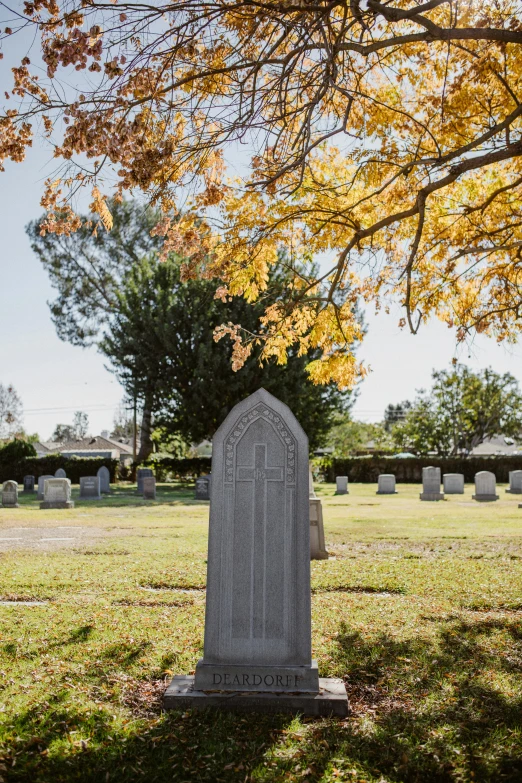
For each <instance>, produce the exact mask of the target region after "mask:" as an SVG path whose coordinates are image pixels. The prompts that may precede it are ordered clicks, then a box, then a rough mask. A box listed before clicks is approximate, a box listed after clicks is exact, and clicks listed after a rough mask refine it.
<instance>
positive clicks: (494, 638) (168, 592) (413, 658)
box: [0, 485, 522, 783]
mask: <svg viewBox="0 0 522 783" xmlns="http://www.w3.org/2000/svg"><path fill="white" fill-rule="evenodd" d="M375 490H376V487H375V486H374V485H352V486H351V487H350V494H349V495H346V496H334V487H333V486H332V485H323V486H321V487H320V488H319V490H318V494H319V495H320V496H321V497H322V499H323V508H324V517H325V529H326V542H327V548H328V549H329V551H330V552H331V553H332V554H333V555H335V558H331V559H330V560H328V561H321V562H314V563H313V564H312V589H313V594H312V630H313V651H314V656H315V657H316V658H317V659H318V662H319V670H320V675H321V676H330V677H343V678H344V680H345V682H346V686H347V690H348V695H349V699H350V704H351V710H352V711H351V714H350V716H349V717H348V718H347V719H344V720H341V719H325V718H321V719H316V718H314V719H311V718H308V719H302V718H301V719H300V718H298V717H294V718H293V717H289V716H284V715H234V714H226V713H217V712H213V711H208V712H203V713H198V712H174V713H170V714H165V713H162V711H161V696H162V693H163V690H164V688H165V685H166V683H167V682H168V681H169V679H170V678H171V676H172V675H173V674H174V673H178V674H186V673H192V672H193V671H194V667H195V664H196V661H197V660H198V658H199V657H200V656H201V654H202V649H203V620H204V606H205V605H204V601H205V592H204V588H205V572H206V563H205V560H206V546H207V517H208V503H206V502H196V501H194V500H193V499H192V498H193V492H192V491H191V490H190V489H187V488H183V487H177V488H175V487H174V488H173V487H167V486H166V485H159V487H158V498H157V501H155V502H145V501H142V500H140V499H138V498H136V496H135V495H134V496H133V495H132V494H131V490H130V489H129V488H128V487H127V488H124V487H123V486H120V487H118V488H117V490H116V491H115V493H114V494H113V495H112V496H111V498H110V499H104V500H102V501H101V502H80V501H78V499H77V495H78V490H77V488H75V489H74V490H73V499H74V500H75V501H76V508H75V509H72V510H68V511H52V510H51V511H40V510H39V507H38V503H37V502H36V500H35V499H34V497H35V496H33V498H32V499H29V500H28V499H27V497H24V496H23V495H20V502H21V507H20V508H19V509H14V510H8V509H0V569H1V570H0V599H1V601H2V603H1V605H0V675H1V677H0V783H2V781H4V782H5V783H7V781H24V782H27V783H44V782H45V783H48V782H49V783H62V782H65V781H66V782H67V783H69V781H81V783H111V782H112V781H117V782H118V783H119V782H120V781H121V782H122V783H123V782H128V781H132V782H133V783H134V781H142V780H143V781H147V783H153V782H154V781H158V783H166V781H169V782H171V781H172V782H174V783H185V781H187V782H188V781H198V782H199V781H202V782H204V783H206V782H207V781H208V783H218V782H219V781H224V782H226V781H231V782H232V781H234V783H235V782H236V781H237V783H249V782H250V781H252V782H255V783H258V782H259V783H262V782H266V781H296V783H297V781H299V783H306V782H308V783H316V782H317V781H321V782H322V783H338V781H350V783H352V782H353V783H355V782H356V781H358V782H359V783H363V781H366V783H388V782H389V783H401V782H402V781H404V782H405V783H409V782H410V781H411V782H412V783H413V782H414V781H415V782H418V783H424V782H425V781H436V783H445V782H446V781H448V783H449V781H455V782H456V783H465V782H467V781H469V782H470V783H471V781H474V782H475V783H477V782H480V783H489V782H491V783H500V782H503V781H512V782H513V783H520V781H521V780H522V509H518V502H521V501H522V497H521V498H518V497H517V496H511V495H509V494H506V493H505V492H504V487H503V486H499V487H498V488H497V491H498V494H499V495H500V500H499V501H498V502H496V503H475V502H473V501H472V500H471V494H472V489H471V487H469V486H467V487H466V494H465V495H464V496H451V497H449V498H448V499H447V500H446V501H444V502H439V503H428V502H420V501H419V500H418V495H419V491H420V488H419V486H413V485H411V486H409V485H398V490H399V494H398V495H395V496H376V494H375Z"/></svg>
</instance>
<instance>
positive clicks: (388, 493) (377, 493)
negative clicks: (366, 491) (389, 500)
mask: <svg viewBox="0 0 522 783" xmlns="http://www.w3.org/2000/svg"><path fill="white" fill-rule="evenodd" d="M375 494H376V495H398V494H399V493H398V492H397V490H395V492H379V490H377V492H376V493H375Z"/></svg>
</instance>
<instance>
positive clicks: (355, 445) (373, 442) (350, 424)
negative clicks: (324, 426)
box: [327, 417, 393, 458]
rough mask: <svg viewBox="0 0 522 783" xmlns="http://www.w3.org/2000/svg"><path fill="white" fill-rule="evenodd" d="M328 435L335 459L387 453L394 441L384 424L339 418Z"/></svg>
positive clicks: (328, 441)
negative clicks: (355, 455)
mask: <svg viewBox="0 0 522 783" xmlns="http://www.w3.org/2000/svg"><path fill="white" fill-rule="evenodd" d="M337 419H338V420H337V421H336V422H335V423H334V426H333V427H332V429H331V430H330V432H329V434H328V440H327V443H328V446H330V447H332V448H333V456H334V457H339V458H343V457H349V456H351V455H353V454H357V453H365V454H367V453H369V452H371V451H380V452H383V451H384V452H385V451H389V450H390V449H391V448H392V447H393V441H392V439H391V437H390V436H389V434H388V433H387V431H386V429H385V428H384V426H383V425H382V424H379V423H374V422H365V421H353V420H352V419H350V418H348V417H343V418H339V417H337Z"/></svg>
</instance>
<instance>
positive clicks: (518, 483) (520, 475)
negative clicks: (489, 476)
mask: <svg viewBox="0 0 522 783" xmlns="http://www.w3.org/2000/svg"><path fill="white" fill-rule="evenodd" d="M506 492H510V493H511V494H512V495H521V494H522V470H510V471H509V489H506Z"/></svg>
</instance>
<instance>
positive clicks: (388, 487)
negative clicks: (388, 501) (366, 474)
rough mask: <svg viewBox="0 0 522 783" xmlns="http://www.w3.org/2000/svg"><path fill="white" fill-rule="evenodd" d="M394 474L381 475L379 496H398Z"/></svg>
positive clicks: (378, 486)
mask: <svg viewBox="0 0 522 783" xmlns="http://www.w3.org/2000/svg"><path fill="white" fill-rule="evenodd" d="M396 494H397V491H396V489H395V476H394V475H393V473H381V475H380V476H379V477H378V479H377V495H396Z"/></svg>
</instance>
